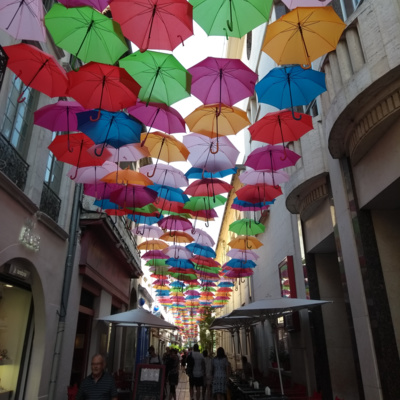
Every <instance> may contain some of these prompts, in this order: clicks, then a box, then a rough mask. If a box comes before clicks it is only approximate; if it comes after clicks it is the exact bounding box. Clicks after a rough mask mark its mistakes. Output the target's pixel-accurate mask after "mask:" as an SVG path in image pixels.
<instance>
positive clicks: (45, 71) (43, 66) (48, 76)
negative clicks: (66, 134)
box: [3, 43, 68, 103]
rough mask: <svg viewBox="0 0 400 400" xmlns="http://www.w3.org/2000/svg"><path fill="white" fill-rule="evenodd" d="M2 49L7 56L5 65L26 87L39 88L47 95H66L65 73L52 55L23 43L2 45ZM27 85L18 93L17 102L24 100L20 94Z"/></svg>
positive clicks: (66, 79)
mask: <svg viewBox="0 0 400 400" xmlns="http://www.w3.org/2000/svg"><path fill="white" fill-rule="evenodd" d="M3 49H4V51H5V52H6V54H7V56H8V62H7V67H8V68H10V69H11V71H13V72H14V73H15V74H16V75H17V77H18V78H20V79H21V80H22V82H24V83H25V85H26V86H27V87H28V86H29V87H31V88H33V89H36V90H39V92H42V93H44V94H46V95H47V96H49V97H62V96H66V95H67V90H68V78H67V74H66V73H65V71H64V69H63V68H62V67H61V66H60V64H59V63H58V62H57V61H56V59H55V58H54V57H53V56H51V55H50V54H47V53H45V52H44V51H42V50H39V49H38V48H37V47H35V46H31V45H30V44H25V43H19V44H13V45H11V46H4V47H3ZM27 87H26V88H25V89H24V90H23V91H22V92H21V94H20V95H19V97H18V103H22V102H23V101H24V100H25V98H23V97H22V96H23V94H24V92H25V91H26V89H27Z"/></svg>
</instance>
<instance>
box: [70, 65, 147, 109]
mask: <svg viewBox="0 0 400 400" xmlns="http://www.w3.org/2000/svg"><path fill="white" fill-rule="evenodd" d="M68 78H69V82H70V84H69V89H68V94H69V96H71V97H73V98H74V99H75V100H76V101H78V102H79V103H80V104H82V105H83V106H84V107H86V108H88V109H92V108H99V109H105V110H107V111H119V110H122V109H123V108H126V107H129V106H133V105H134V104H135V103H136V100H137V96H138V93H139V90H140V86H139V84H138V83H137V82H136V81H135V80H134V79H133V78H132V77H131V76H130V75H129V74H128V73H127V72H126V71H125V70H124V69H123V68H119V67H115V66H111V65H105V64H99V63H92V62H90V63H88V64H86V65H84V66H82V67H81V68H79V71H78V72H75V71H71V72H68Z"/></svg>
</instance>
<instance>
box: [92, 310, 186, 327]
mask: <svg viewBox="0 0 400 400" xmlns="http://www.w3.org/2000/svg"><path fill="white" fill-rule="evenodd" d="M97 319H98V320H101V321H106V322H111V323H113V324H117V325H120V324H135V325H137V326H151V327H154V328H162V329H174V330H175V329H178V328H177V327H176V326H175V325H172V324H170V323H169V322H167V321H164V320H163V319H161V318H159V317H156V316H155V315H153V314H152V313H151V312H150V311H147V310H144V309H143V308H137V309H135V310H130V311H125V312H122V313H118V314H112V315H107V316H105V317H100V318H97ZM135 325H132V326H135Z"/></svg>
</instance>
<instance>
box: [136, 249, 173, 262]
mask: <svg viewBox="0 0 400 400" xmlns="http://www.w3.org/2000/svg"><path fill="white" fill-rule="evenodd" d="M141 258H143V260H167V259H168V258H169V257H168V256H167V255H165V253H163V252H162V251H161V250H149V251H147V252H146V253H144V254H143V255H142V256H141Z"/></svg>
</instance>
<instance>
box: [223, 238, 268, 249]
mask: <svg viewBox="0 0 400 400" xmlns="http://www.w3.org/2000/svg"><path fill="white" fill-rule="evenodd" d="M228 246H230V247H232V248H233V249H241V250H246V249H258V248H259V247H261V246H264V245H263V244H262V243H261V242H260V241H259V240H258V239H257V238H255V237H254V236H244V235H241V236H238V237H237V238H236V239H233V240H231V241H230V242H229V243H228Z"/></svg>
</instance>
